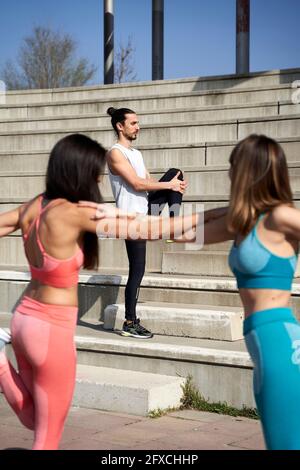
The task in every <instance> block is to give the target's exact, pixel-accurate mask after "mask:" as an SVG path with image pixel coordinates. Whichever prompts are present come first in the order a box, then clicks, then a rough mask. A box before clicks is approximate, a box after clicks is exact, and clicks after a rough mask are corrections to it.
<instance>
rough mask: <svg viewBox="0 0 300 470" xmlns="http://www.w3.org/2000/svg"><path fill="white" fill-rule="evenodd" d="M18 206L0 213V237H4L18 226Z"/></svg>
mask: <svg viewBox="0 0 300 470" xmlns="http://www.w3.org/2000/svg"><path fill="white" fill-rule="evenodd" d="M19 224H20V207H18V208H17V209H14V210H12V211H8V212H3V213H2V214H0V237H5V236H6V235H9V234H10V233H13V232H15V231H16V230H18V229H19V228H20V225H19Z"/></svg>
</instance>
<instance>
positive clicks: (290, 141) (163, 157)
mask: <svg viewBox="0 0 300 470" xmlns="http://www.w3.org/2000/svg"><path fill="white" fill-rule="evenodd" d="M278 142H279V143H280V144H281V145H282V147H283V149H284V151H285V153H286V157H287V160H288V162H290V163H293V162H298V161H299V155H300V137H291V138H280V139H278ZM236 143H237V141H231V142H230V141H227V142H207V143H202V144H201V143H196V142H194V143H192V142H191V143H189V144H184V143H181V144H171V143H166V144H156V145H147V146H145V145H137V148H139V149H140V150H141V151H142V153H143V158H144V161H145V165H146V167H147V168H148V170H149V171H150V172H155V171H156V169H157V168H164V169H165V170H166V169H168V168H171V167H175V168H183V169H185V168H195V167H196V168H197V167H204V166H208V167H209V166H221V165H225V166H226V167H228V160H229V156H230V153H231V151H232V149H233V148H234V145H236ZM50 151H51V149H50V148H49V150H48V151H45V150H43V151H42V152H40V151H23V150H20V151H15V152H12V151H9V152H3V151H0V162H1V167H0V168H1V172H16V173H19V172H26V173H32V172H40V173H43V174H44V173H45V172H46V168H47V163H48V159H49V154H50Z"/></svg>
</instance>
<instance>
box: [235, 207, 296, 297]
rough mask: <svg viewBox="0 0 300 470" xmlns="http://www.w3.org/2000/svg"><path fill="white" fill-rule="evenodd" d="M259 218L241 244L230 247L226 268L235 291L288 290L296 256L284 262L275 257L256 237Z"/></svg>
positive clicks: (281, 258)
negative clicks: (234, 280)
mask: <svg viewBox="0 0 300 470" xmlns="http://www.w3.org/2000/svg"><path fill="white" fill-rule="evenodd" d="M263 216H264V214H261V215H260V216H259V218H258V220H257V222H256V224H255V226H254V227H253V229H252V230H251V232H250V233H249V234H248V235H247V236H246V237H245V238H244V240H243V241H242V242H241V243H240V244H239V245H238V246H237V245H236V243H235V242H234V244H233V245H232V247H231V250H230V253H229V260H228V261H229V266H230V269H231V271H232V272H233V274H234V275H235V277H236V280H237V285H238V288H239V289H240V288H245V289H279V290H290V289H291V287H292V281H293V277H294V273H295V270H296V266H297V260H298V254H297V255H296V254H295V255H293V256H289V257H288V258H284V257H281V256H278V255H274V254H273V253H272V252H271V251H270V250H269V249H268V248H266V247H265V246H264V245H263V244H262V243H261V241H260V240H259V238H258V236H257V225H258V222H259V221H260V220H261V219H262V217H263Z"/></svg>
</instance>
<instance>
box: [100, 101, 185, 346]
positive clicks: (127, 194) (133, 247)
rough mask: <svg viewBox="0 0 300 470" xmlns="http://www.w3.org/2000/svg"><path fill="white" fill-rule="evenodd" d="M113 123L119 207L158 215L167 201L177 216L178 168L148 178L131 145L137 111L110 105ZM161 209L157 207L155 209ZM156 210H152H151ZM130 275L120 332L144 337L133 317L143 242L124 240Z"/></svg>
mask: <svg viewBox="0 0 300 470" xmlns="http://www.w3.org/2000/svg"><path fill="white" fill-rule="evenodd" d="M107 114H109V115H110V116H111V123H112V126H113V128H114V130H115V132H116V134H117V136H118V140H117V143H116V144H114V145H113V146H112V147H111V149H110V150H109V152H108V154H107V164H108V171H109V178H110V182H111V187H112V192H113V195H114V198H115V201H116V205H117V207H118V208H120V209H122V210H124V211H126V212H137V213H140V214H142V215H146V214H152V215H159V213H160V212H161V210H162V208H163V206H164V205H165V204H166V203H167V204H168V205H169V209H170V217H173V216H174V215H178V213H179V209H180V204H181V201H182V195H183V193H184V192H185V189H186V187H187V183H186V181H184V180H183V174H182V172H181V171H180V170H178V169H175V168H172V169H170V170H168V171H167V172H166V173H165V174H164V176H163V177H162V178H161V179H160V180H159V181H157V180H155V179H153V178H151V177H150V174H149V173H148V171H147V169H146V167H145V164H144V160H143V156H142V154H141V152H139V151H138V150H136V149H135V148H133V147H132V142H133V141H134V140H136V138H137V135H138V132H139V129H140V128H139V121H138V117H137V115H136V113H135V112H134V111H132V110H130V109H128V108H120V109H115V108H109V109H108V110H107ZM158 208H160V209H158ZM154 209H155V210H154ZM125 244H126V250H127V256H128V261H129V275H128V281H127V284H126V289H125V321H124V324H123V329H122V332H121V334H122V335H123V336H131V337H134V338H141V339H147V338H151V337H152V336H153V334H152V333H151V332H150V331H149V330H147V329H146V328H144V327H143V326H142V325H141V323H140V320H139V319H138V318H137V317H136V304H137V300H138V294H139V288H140V284H141V282H142V279H143V276H144V272H145V263H146V241H144V240H125Z"/></svg>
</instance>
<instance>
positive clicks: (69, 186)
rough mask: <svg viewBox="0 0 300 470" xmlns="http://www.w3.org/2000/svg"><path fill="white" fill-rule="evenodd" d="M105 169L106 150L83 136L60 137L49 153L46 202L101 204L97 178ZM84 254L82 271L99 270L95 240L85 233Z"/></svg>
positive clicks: (96, 240)
mask: <svg viewBox="0 0 300 470" xmlns="http://www.w3.org/2000/svg"><path fill="white" fill-rule="evenodd" d="M104 166H105V149H104V147H102V145H101V144H99V143H98V142H96V141H95V140H92V139H90V138H89V137H88V136H86V135H83V134H71V135H67V136H66V137H63V138H62V139H61V140H59V141H58V142H57V143H56V144H55V146H54V147H53V149H52V151H51V153H50V158H49V161H48V168H47V175H46V191H45V196H46V198H47V199H58V198H64V199H67V200H68V201H70V202H78V201H80V200H84V201H94V202H102V201H103V198H102V195H101V193H100V189H99V185H98V177H99V175H100V174H102V173H103V172H104ZM83 253H84V268H86V269H95V268H96V267H98V264H99V255H98V238H97V235H96V234H95V233H91V232H85V233H84V236H83Z"/></svg>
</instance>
